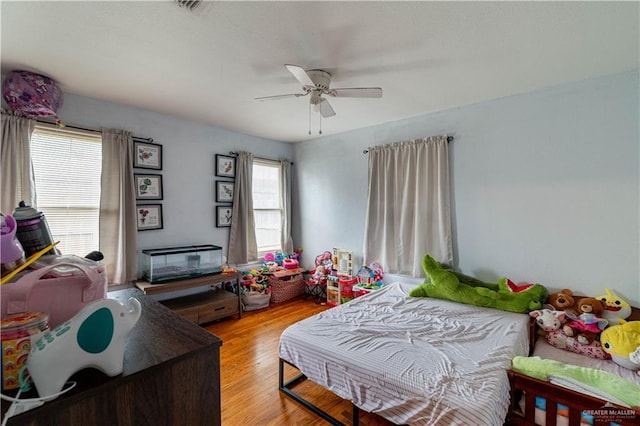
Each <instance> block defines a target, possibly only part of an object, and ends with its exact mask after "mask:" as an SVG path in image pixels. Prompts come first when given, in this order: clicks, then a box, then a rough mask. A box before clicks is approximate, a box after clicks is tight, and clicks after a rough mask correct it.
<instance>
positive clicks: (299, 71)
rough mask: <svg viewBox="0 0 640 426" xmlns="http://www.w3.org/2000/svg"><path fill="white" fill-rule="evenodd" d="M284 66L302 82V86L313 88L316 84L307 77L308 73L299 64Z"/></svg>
mask: <svg viewBox="0 0 640 426" xmlns="http://www.w3.org/2000/svg"><path fill="white" fill-rule="evenodd" d="M285 68H286V69H288V70H289V72H290V73H291V74H293V76H294V77H295V78H296V80H298V81H299V82H300V84H302V87H309V88H312V89H313V88H315V87H316V85H315V83H314V82H313V80H311V77H309V74H307V72H306V71H305V70H304V68H302V67H301V66H299V65H290V64H285Z"/></svg>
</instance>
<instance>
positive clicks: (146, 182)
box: [133, 173, 162, 200]
mask: <svg viewBox="0 0 640 426" xmlns="http://www.w3.org/2000/svg"><path fill="white" fill-rule="evenodd" d="M133 177H134V180H135V182H136V200H162V175H142V174H138V173H135V174H134V175H133Z"/></svg>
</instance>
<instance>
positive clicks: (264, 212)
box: [252, 159, 282, 255]
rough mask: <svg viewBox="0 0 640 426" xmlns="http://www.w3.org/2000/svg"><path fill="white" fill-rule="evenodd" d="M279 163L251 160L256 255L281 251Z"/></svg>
mask: <svg viewBox="0 0 640 426" xmlns="http://www.w3.org/2000/svg"><path fill="white" fill-rule="evenodd" d="M280 176H281V173H280V163H279V162H277V161H268V160H260V159H254V160H253V180H252V186H253V215H254V219H255V227H256V242H257V244H258V254H259V255H263V254H264V253H267V252H270V251H276V250H281V244H280V235H281V233H282V203H281V200H280V197H281V194H280V188H281V186H282V185H281V184H280Z"/></svg>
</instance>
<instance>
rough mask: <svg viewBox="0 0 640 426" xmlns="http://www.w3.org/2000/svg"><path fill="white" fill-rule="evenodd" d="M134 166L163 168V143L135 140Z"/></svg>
mask: <svg viewBox="0 0 640 426" xmlns="http://www.w3.org/2000/svg"><path fill="white" fill-rule="evenodd" d="M133 167H135V168H139V169H155V170H162V145H159V144H155V143H146V142H139V141H133Z"/></svg>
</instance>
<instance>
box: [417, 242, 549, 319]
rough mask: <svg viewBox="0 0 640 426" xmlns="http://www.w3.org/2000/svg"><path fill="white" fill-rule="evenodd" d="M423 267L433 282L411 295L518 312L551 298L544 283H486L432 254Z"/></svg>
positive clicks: (423, 261)
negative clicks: (457, 269)
mask: <svg viewBox="0 0 640 426" xmlns="http://www.w3.org/2000/svg"><path fill="white" fill-rule="evenodd" d="M422 268H423V269H424V272H425V273H426V274H427V275H428V277H429V279H430V281H431V282H428V283H424V284H422V285H420V286H419V287H416V288H415V289H413V290H412V291H411V293H410V294H409V296H412V297H425V296H427V297H434V298H437V299H446V300H451V301H454V302H460V303H466V304H468V305H475V306H483V307H486V308H494V309H500V310H502V311H509V312H518V313H528V312H530V311H533V310H536V309H540V308H542V304H543V303H544V300H545V298H546V297H547V289H546V288H545V287H544V286H542V285H541V284H523V285H518V284H515V283H514V282H513V281H511V280H509V279H507V278H502V279H500V281H498V282H497V283H485V282H482V281H480V280H478V279H475V278H473V277H469V276H467V275H464V274H461V273H458V272H455V273H454V272H453V271H451V270H448V269H445V268H443V267H442V265H440V263H438V261H436V260H435V259H434V258H433V257H431V256H429V255H428V254H427V255H425V256H424V258H423V259H422Z"/></svg>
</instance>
